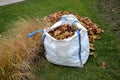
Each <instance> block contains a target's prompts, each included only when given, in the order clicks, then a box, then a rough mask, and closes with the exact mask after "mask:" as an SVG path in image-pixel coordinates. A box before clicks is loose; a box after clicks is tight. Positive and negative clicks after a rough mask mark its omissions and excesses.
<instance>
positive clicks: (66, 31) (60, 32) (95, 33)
mask: <svg viewBox="0 0 120 80" xmlns="http://www.w3.org/2000/svg"><path fill="white" fill-rule="evenodd" d="M65 14H73V15H75V16H76V17H77V19H78V20H79V22H80V23H81V25H83V26H84V27H85V28H86V29H87V31H88V36H89V41H90V50H91V52H90V55H93V56H94V57H96V55H95V53H94V52H93V51H94V50H95V48H94V45H93V44H92V43H93V42H95V40H98V39H101V36H99V34H100V33H103V32H104V30H103V29H101V28H100V27H99V26H98V25H97V24H95V23H93V22H92V21H91V19H89V18H88V17H82V16H79V15H77V14H75V13H72V12H69V11H58V12H56V13H53V14H50V15H49V16H46V17H45V19H47V20H48V21H50V22H51V23H52V24H51V25H53V24H54V23H56V22H57V21H58V20H59V19H60V18H61V16H62V15H65ZM69 26H70V25H62V26H60V27H58V28H57V29H55V30H54V31H50V32H49V33H50V35H51V36H53V37H54V38H56V39H58V40H62V39H65V38H68V37H71V36H72V35H73V34H74V32H75V30H76V29H71V27H69Z"/></svg>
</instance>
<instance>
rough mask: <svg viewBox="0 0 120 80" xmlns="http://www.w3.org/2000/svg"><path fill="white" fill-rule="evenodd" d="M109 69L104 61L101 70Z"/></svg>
mask: <svg viewBox="0 0 120 80" xmlns="http://www.w3.org/2000/svg"><path fill="white" fill-rule="evenodd" d="M106 67H107V64H106V63H105V62H104V61H103V62H102V64H101V68H103V69H105V68H106Z"/></svg>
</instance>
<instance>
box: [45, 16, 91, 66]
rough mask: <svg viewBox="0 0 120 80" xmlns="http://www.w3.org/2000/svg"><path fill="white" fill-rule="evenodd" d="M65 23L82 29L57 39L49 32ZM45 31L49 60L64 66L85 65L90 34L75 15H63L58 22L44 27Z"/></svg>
mask: <svg viewBox="0 0 120 80" xmlns="http://www.w3.org/2000/svg"><path fill="white" fill-rule="evenodd" d="M63 24H69V25H72V24H74V25H76V26H77V27H78V28H79V29H81V30H80V31H79V30H76V32H75V34H74V35H73V36H72V37H69V38H66V39H63V40H57V39H55V38H53V37H52V36H51V35H50V34H49V33H48V32H49V31H51V30H54V29H55V28H57V27H59V26H60V25H63ZM43 32H44V47H45V51H46V52H45V54H46V58H47V60H48V61H49V62H51V63H54V64H58V65H63V66H72V67H83V65H84V64H85V63H86V61H87V59H88V56H89V40H88V34H87V30H86V29H85V27H83V26H82V25H81V24H80V23H79V21H78V20H77V18H76V17H75V16H74V15H72V14H70V15H63V16H62V18H61V19H60V20H59V21H58V22H56V23H55V24H54V25H53V26H52V27H50V28H46V29H44V30H43Z"/></svg>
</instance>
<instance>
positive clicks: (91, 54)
mask: <svg viewBox="0 0 120 80" xmlns="http://www.w3.org/2000/svg"><path fill="white" fill-rule="evenodd" d="M89 55H90V56H93V57H94V58H96V57H97V56H96V54H95V53H94V52H90V54H89Z"/></svg>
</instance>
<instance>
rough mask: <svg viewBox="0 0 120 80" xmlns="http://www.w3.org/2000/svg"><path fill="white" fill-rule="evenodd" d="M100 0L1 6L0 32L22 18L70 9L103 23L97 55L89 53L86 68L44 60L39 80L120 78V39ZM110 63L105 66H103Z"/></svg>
mask: <svg viewBox="0 0 120 80" xmlns="http://www.w3.org/2000/svg"><path fill="white" fill-rule="evenodd" d="M100 5H101V1H100V0H54V1H53V0H26V1H25V2H20V3H17V4H13V5H8V6H2V7H0V33H3V32H5V31H6V30H7V29H8V28H13V26H12V25H11V24H12V23H13V22H15V21H16V20H19V17H22V18H26V17H27V16H30V17H31V18H41V17H44V16H47V15H49V14H50V13H54V12H56V11H66V10H67V11H71V12H74V13H77V14H78V15H80V16H87V17H89V18H90V19H91V20H92V21H93V22H94V23H97V24H98V25H100V27H101V28H102V29H104V30H105V33H103V34H101V36H102V39H101V40H99V41H96V42H95V43H94V44H95V49H96V50H95V53H96V55H97V57H96V58H94V57H92V56H90V57H89V60H88V62H87V63H86V65H85V67H84V68H82V69H81V68H71V67H62V66H57V65H54V64H51V63H49V62H48V61H47V60H45V59H41V61H40V62H38V64H37V65H36V66H37V67H38V68H37V70H36V72H35V76H36V78H37V80H120V51H119V48H120V47H119V43H120V41H119V40H118V39H117V38H116V35H115V32H114V31H113V30H112V28H111V27H109V24H110V22H108V21H107V20H105V19H104V17H100V15H101V13H102V12H101V10H100V9H101V8H100V7H99V6H100ZM102 62H105V63H106V64H107V67H106V69H102V68H101V67H100V66H101V64H102Z"/></svg>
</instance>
